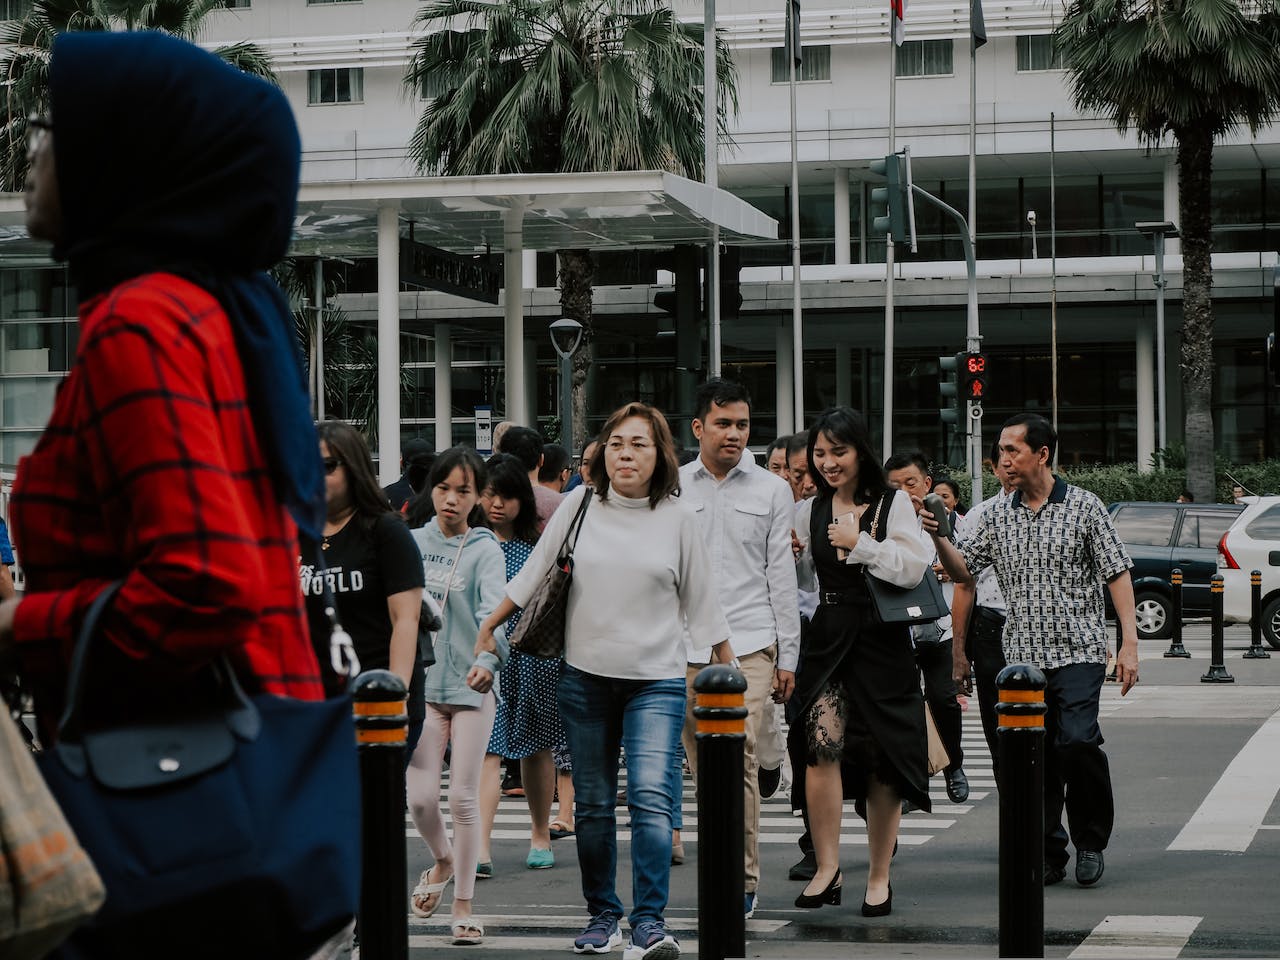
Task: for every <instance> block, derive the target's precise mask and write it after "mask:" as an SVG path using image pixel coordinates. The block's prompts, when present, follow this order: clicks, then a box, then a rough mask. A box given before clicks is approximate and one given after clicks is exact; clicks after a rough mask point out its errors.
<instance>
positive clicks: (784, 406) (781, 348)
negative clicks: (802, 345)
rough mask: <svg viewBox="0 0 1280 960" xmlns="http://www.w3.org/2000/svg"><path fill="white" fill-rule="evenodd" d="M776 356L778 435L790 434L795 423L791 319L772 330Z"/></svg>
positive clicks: (783, 320)
mask: <svg viewBox="0 0 1280 960" xmlns="http://www.w3.org/2000/svg"><path fill="white" fill-rule="evenodd" d="M774 338H775V348H774V352H775V354H776V360H775V364H776V366H775V370H776V374H775V377H776V380H775V382H776V384H777V393H778V400H777V406H778V433H779V434H783V433H790V432H791V431H792V430H793V428H794V426H795V422H796V413H795V411H796V406H795V384H794V381H793V379H792V378H793V376H794V374H793V373H792V365H793V363H794V357H795V353H794V351H793V350H792V348H791V318H790V317H786V318H784V319H782V320H780V321H779V322H778V325H777V327H776V328H775V329H774Z"/></svg>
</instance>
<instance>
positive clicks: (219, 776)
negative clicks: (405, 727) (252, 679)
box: [39, 584, 360, 958]
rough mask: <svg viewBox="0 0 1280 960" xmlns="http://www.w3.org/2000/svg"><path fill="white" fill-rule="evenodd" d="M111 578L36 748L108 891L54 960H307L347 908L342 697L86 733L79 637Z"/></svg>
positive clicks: (350, 895)
mask: <svg viewBox="0 0 1280 960" xmlns="http://www.w3.org/2000/svg"><path fill="white" fill-rule="evenodd" d="M118 587H119V584H113V585H112V586H111V587H108V588H107V589H106V590H104V591H103V592H102V594H101V595H99V596H98V597H97V598H96V599H95V601H94V603H93V604H92V606H91V607H90V609H89V612H88V614H87V616H86V617H85V621H84V624H83V625H82V627H81V629H80V634H79V637H78V639H77V642H76V648H75V654H74V657H73V660H72V664H71V671H70V674H69V677H68V682H67V706H66V710H65V712H64V713H63V715H62V718H61V720H60V722H59V725H58V732H59V741H58V743H57V744H56V745H55V746H54V747H53V748H52V749H51V750H46V751H45V752H44V753H43V754H41V756H40V757H39V763H40V768H41V771H42V773H43V774H44V777H45V780H46V781H47V783H48V785H49V788H50V790H51V791H52V792H53V794H54V796H55V797H56V798H57V800H58V803H59V805H60V806H61V807H62V810H63V813H64V814H65V815H66V818H67V820H68V821H69V822H70V823H71V825H72V827H73V828H74V830H75V833H76V835H77V837H79V839H80V842H81V844H82V845H83V846H84V848H85V850H86V851H87V852H88V854H89V857H90V858H91V859H92V860H93V863H94V866H95V867H97V869H98V872H99V874H100V875H101V876H102V879H103V882H104V883H105V885H106V888H107V900H106V903H105V905H104V906H103V908H102V910H101V911H100V912H99V913H98V914H97V916H96V917H95V918H94V919H93V920H92V921H91V922H90V923H89V924H87V925H86V926H84V927H82V928H81V929H80V930H79V931H78V932H77V933H76V934H75V936H73V937H72V939H71V940H69V941H67V943H66V944H65V945H64V946H63V948H62V949H61V951H60V952H59V953H58V954H56V956H60V957H85V958H87V957H112V958H122V957H151V956H181V957H184V958H190V957H211V958H212V957H218V958H225V957H227V956H262V957H266V956H270V957H272V958H278V957H282V958H289V957H305V956H308V955H309V954H310V953H312V952H313V951H314V950H315V949H316V948H317V947H318V946H319V945H320V944H321V943H323V942H324V941H325V940H326V939H328V938H329V937H330V936H332V935H333V934H335V933H337V932H338V931H339V930H340V929H341V928H342V927H343V926H344V925H345V924H346V923H348V922H349V921H350V920H351V918H352V917H353V916H354V915H355V912H356V909H357V906H358V903H359V886H360V784H359V770H358V761H357V756H356V746H355V730H354V725H353V721H352V717H351V703H350V700H349V699H348V698H346V697H343V698H337V699H332V700H327V701H324V702H319V703H316V702H307V701H300V700H288V699H283V698H279V697H274V696H269V695H260V696H253V697H249V696H247V695H246V694H245V692H244V691H243V689H242V688H241V687H240V685H239V683H238V682H237V680H236V678H235V674H234V672H233V671H232V669H231V667H230V665H229V664H228V663H226V661H225V660H224V661H220V662H219V663H217V664H216V665H215V666H214V669H215V670H217V671H218V672H219V673H220V674H221V677H222V689H224V690H225V691H226V693H227V696H226V698H225V699H226V702H225V704H223V705H219V706H217V707H209V708H205V709H202V710H192V711H191V715H188V716H182V717H166V718H164V719H163V720H160V721H157V720H152V721H149V722H146V723H138V724H131V725H128V726H115V727H112V728H109V729H99V730H93V729H91V728H90V727H89V725H88V724H86V723H85V720H86V718H84V717H82V716H81V708H82V704H83V700H84V695H85V686H86V684H87V683H88V682H89V681H88V677H87V676H86V664H87V660H88V656H89V652H90V650H89V648H90V647H91V646H92V644H93V643H94V633H95V628H96V625H97V622H98V619H99V617H100V616H101V614H102V611H103V609H104V608H105V606H106V604H107V603H108V602H109V601H110V599H111V597H112V595H113V594H114V593H115V591H116V589H118Z"/></svg>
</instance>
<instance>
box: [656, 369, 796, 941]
mask: <svg viewBox="0 0 1280 960" xmlns="http://www.w3.org/2000/svg"><path fill="white" fill-rule="evenodd" d="M695 407H696V411H695V417H694V421H693V435H694V436H695V437H697V439H698V458H697V459H696V460H694V461H692V462H691V463H687V464H685V465H684V466H683V467H681V468H680V486H681V491H682V492H681V499H682V500H683V501H685V502H687V503H689V505H690V506H692V507H693V509H694V510H695V511H696V512H697V515H698V528H699V530H701V531H702V535H703V537H704V539H705V542H706V544H707V553H708V555H709V556H710V558H711V579H712V581H713V582H714V584H715V587H716V591H717V593H718V595H719V600H720V604H721V606H722V607H723V608H724V612H725V616H726V618H727V619H728V621H729V632H730V642H731V644H732V646H733V652H734V655H735V656H736V657H737V659H738V663H739V667H740V669H741V670H742V674H743V676H744V677H746V680H747V693H746V707H747V723H746V745H745V750H744V764H743V767H744V769H743V787H744V790H745V794H746V796H745V804H744V807H745V820H746V836H745V843H744V852H745V861H746V862H745V872H746V894H747V895H746V903H745V904H744V908H745V913H746V916H748V917H750V916H751V914H752V913H753V912H754V910H755V907H756V889H757V887H758V885H759V882H760V849H759V833H760V787H759V782H758V780H757V776H756V774H757V769H758V759H757V756H756V736H757V732H758V730H759V728H760V718H761V716H762V714H763V713H764V711H765V709H766V706H767V703H768V701H769V699H770V697H772V699H773V701H774V702H775V703H785V702H786V701H787V699H789V698H790V696H791V692H792V690H793V689H794V686H795V670H796V664H797V661H798V659H799V656H800V615H799V613H798V611H797V609H796V568H795V558H794V556H793V555H792V552H791V527H792V520H793V515H794V510H795V507H794V497H793V496H792V493H791V486H790V484H788V483H787V482H786V481H785V480H783V479H782V478H780V477H778V476H775V475H774V474H772V473H770V472H769V471H768V470H766V469H765V468H763V467H760V466H757V464H756V462H755V458H754V457H753V456H752V455H751V454H750V452H748V451H747V437H748V436H749V434H750V432H751V397H750V395H749V394H748V393H747V391H746V389H745V388H743V387H742V386H740V385H739V384H736V383H732V382H730V381H727V380H721V379H718V378H717V379H714V380H710V381H708V382H707V383H705V384H703V385H702V386H701V387H700V388H699V389H698V393H697V397H696V399H695ZM685 642H686V646H688V652H689V672H688V682H689V706H688V712H687V714H686V718H685V728H684V748H685V753H686V754H687V756H688V758H689V766H690V769H693V770H694V772H695V776H696V772H697V771H696V765H697V758H698V750H697V741H696V739H695V737H694V729H695V726H694V719H693V707H694V699H695V694H694V691H693V681H694V678H695V677H696V676H697V675H698V671H700V670H701V669H702V668H703V667H705V666H706V665H707V663H708V662H710V651H709V650H705V649H703V650H695V649H694V648H693V647H692V645H691V644H689V642H688V637H687V636H686V641H685Z"/></svg>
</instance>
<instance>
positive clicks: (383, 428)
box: [378, 203, 400, 486]
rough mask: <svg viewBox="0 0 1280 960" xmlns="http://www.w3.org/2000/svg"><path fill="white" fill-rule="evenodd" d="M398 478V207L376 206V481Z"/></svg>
mask: <svg viewBox="0 0 1280 960" xmlns="http://www.w3.org/2000/svg"><path fill="white" fill-rule="evenodd" d="M398 479H400V205H399V204H398V203H383V204H380V205H379V206H378V480H379V481H380V482H381V483H382V485H383V486H386V485H387V484H389V483H393V482H394V481H396V480H398Z"/></svg>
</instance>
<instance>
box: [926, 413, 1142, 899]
mask: <svg viewBox="0 0 1280 960" xmlns="http://www.w3.org/2000/svg"><path fill="white" fill-rule="evenodd" d="M1057 443H1058V437H1057V434H1056V433H1055V432H1054V430H1053V427H1051V426H1050V425H1049V423H1048V421H1046V420H1045V419H1044V418H1043V417H1041V416H1038V415H1036V414H1030V413H1023V414H1018V415H1017V416H1015V417H1011V418H1010V419H1009V420H1008V421H1006V422H1005V424H1004V427H1003V429H1002V430H1001V433H1000V466H1001V468H1002V469H1003V470H1004V472H1005V475H1006V477H1007V478H1008V479H1009V481H1010V482H1011V483H1012V484H1013V486H1014V488H1015V489H1014V491H1013V494H1012V496H1010V497H1008V498H1007V499H1005V500H1001V501H997V502H996V503H994V504H992V505H991V507H990V508H989V509H987V510H985V511H984V512H983V514H982V516H981V518H980V519H979V522H978V523H977V524H976V525H975V526H974V528H973V529H971V530H970V531H969V534H968V536H966V537H965V538H964V539H963V540H961V541H960V542H959V543H958V544H956V545H955V546H952V545H951V544H950V543H949V542H948V541H946V540H943V539H938V538H937V537H936V535H935V537H934V542H935V543H937V544H938V552H939V554H940V555H941V556H942V557H943V562H944V563H946V564H947V565H948V566H949V567H951V566H957V565H958V564H957V561H960V560H962V561H963V563H964V565H965V566H967V567H968V569H969V572H970V573H971V574H978V573H981V572H982V571H983V570H985V569H986V568H987V567H994V568H995V571H996V577H997V579H998V580H999V582H1000V589H1001V591H1002V592H1003V593H1004V597H1005V602H1006V603H1007V605H1008V619H1007V620H1006V622H1005V629H1004V638H1003V645H1004V654H1005V658H1006V660H1007V661H1008V662H1009V663H1030V664H1034V665H1035V666H1037V667H1039V668H1040V669H1041V670H1043V671H1044V673H1045V676H1046V678H1047V679H1048V687H1047V688H1046V689H1045V704H1046V706H1047V707H1048V712H1047V713H1046V715H1045V746H1046V751H1045V752H1046V764H1045V776H1044V812H1045V816H1044V826H1045V853H1044V856H1045V870H1044V882H1045V885H1046V886H1048V885H1050V884H1054V883H1058V882H1060V881H1062V880H1063V879H1064V878H1065V877H1066V865H1067V861H1068V859H1069V857H1068V853H1067V832H1066V831H1065V830H1063V828H1062V810H1063V806H1064V802H1065V806H1066V811H1067V823H1068V825H1069V827H1070V836H1071V842H1072V843H1073V844H1074V845H1075V848H1076V870H1075V873H1076V882H1077V883H1079V884H1080V885H1081V886H1090V885H1092V884H1094V883H1097V882H1098V880H1099V879H1100V878H1101V877H1102V870H1103V859H1102V851H1103V849H1104V848H1105V847H1106V845H1107V840H1108V839H1109V838H1110V836H1111V827H1112V823H1113V821H1114V819H1115V800H1114V797H1113V795H1112V791H1111V772H1110V768H1109V766H1108V763H1107V755H1106V754H1105V753H1103V752H1102V743H1103V739H1102V731H1101V730H1100V729H1099V727H1098V701H1099V698H1100V697H1101V693H1102V683H1103V678H1104V675H1105V674H1106V669H1107V667H1106V658H1107V653H1106V648H1107V624H1106V618H1105V613H1104V609H1103V600H1102V589H1101V588H1102V585H1103V584H1106V587H1107V590H1108V591H1110V594H1111V602H1112V605H1113V606H1114V607H1115V610H1116V615H1117V617H1118V618H1119V621H1120V624H1121V629H1122V631H1123V637H1124V642H1123V645H1122V646H1121V648H1120V652H1119V659H1118V662H1117V666H1116V673H1117V679H1118V680H1119V681H1120V683H1121V694H1122V695H1123V694H1126V693H1128V692H1129V690H1130V689H1132V687H1133V685H1134V684H1135V683H1137V682H1138V642H1137V641H1138V637H1137V629H1136V625H1135V623H1134V611H1133V584H1132V581H1131V580H1130V578H1129V568H1130V567H1131V566H1133V563H1132V561H1131V560H1130V559H1129V557H1128V554H1126V553H1125V549H1124V546H1123V544H1121V542H1120V538H1119V537H1118V536H1117V535H1116V531H1115V528H1114V527H1113V526H1112V524H1111V518H1110V517H1109V516H1108V514H1107V511H1106V508H1105V507H1103V505H1102V501H1101V500H1099V499H1098V498H1097V497H1096V496H1094V495H1093V494H1092V493H1089V492H1088V491H1086V490H1081V489H1080V488H1079V487H1074V486H1071V485H1070V484H1068V483H1066V482H1065V481H1064V480H1062V479H1061V478H1059V477H1055V476H1054V474H1053V471H1052V469H1051V468H1050V464H1051V463H1052V462H1053V453H1054V449H1055V448H1056V447H1057ZM925 526H926V529H929V530H930V532H931V533H936V524H935V523H933V522H932V521H931V520H928V521H927V522H926V524H925ZM948 560H950V561H951V562H950V563H947V561H948ZM972 589H973V583H972V580H970V581H969V582H967V583H964V582H957V590H965V591H969V590H972Z"/></svg>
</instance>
